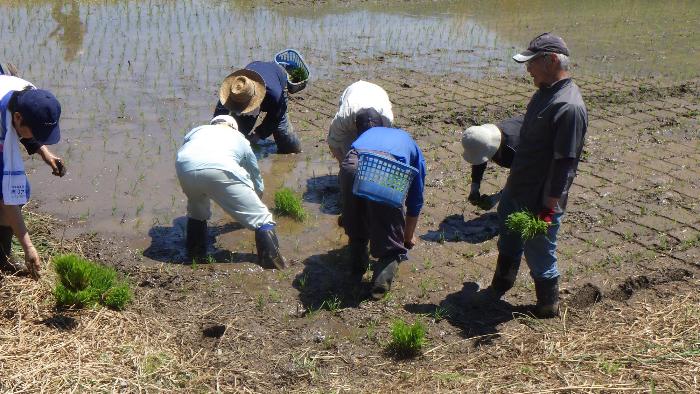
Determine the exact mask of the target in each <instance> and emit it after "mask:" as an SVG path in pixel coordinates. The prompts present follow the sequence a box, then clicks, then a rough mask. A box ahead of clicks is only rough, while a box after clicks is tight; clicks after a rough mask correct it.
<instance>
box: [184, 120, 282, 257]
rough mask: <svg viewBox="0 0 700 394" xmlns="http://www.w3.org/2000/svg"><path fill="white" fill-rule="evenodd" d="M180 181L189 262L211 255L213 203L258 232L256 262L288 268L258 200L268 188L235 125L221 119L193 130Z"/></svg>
mask: <svg viewBox="0 0 700 394" xmlns="http://www.w3.org/2000/svg"><path fill="white" fill-rule="evenodd" d="M175 169H176V171H177V177H178V180H179V181H180V186H182V191H183V192H184V193H185V195H186V196H187V234H186V247H187V255H188V258H190V259H195V260H196V259H201V258H203V257H205V256H206V252H207V239H208V236H207V234H208V233H207V220H208V219H209V218H210V217H211V207H210V200H214V202H216V203H217V204H218V205H219V206H220V207H221V208H222V209H223V210H224V211H226V213H228V214H229V215H231V216H232V217H233V218H234V219H236V221H237V222H238V223H240V224H242V225H243V226H245V227H246V228H248V229H250V230H253V231H255V244H256V246H257V250H258V263H259V264H261V265H263V266H266V267H271V266H274V267H276V268H278V269H282V268H285V267H286V261H285V259H284V257H282V255H281V254H280V250H279V242H278V240H277V235H276V233H275V222H274V221H273V219H272V214H271V213H270V211H269V210H268V209H267V207H266V206H265V204H264V203H263V202H262V201H261V200H260V196H262V193H263V189H264V184H263V179H262V177H261V176H260V170H259V169H258V162H257V160H256V158H255V154H254V153H253V150H252V149H251V148H250V142H249V141H248V140H246V139H245V137H243V135H242V134H241V133H240V132H239V131H238V124H237V123H236V120H235V119H234V118H233V117H231V116H229V115H219V116H216V117H214V119H212V120H211V123H210V124H208V125H204V126H199V127H196V128H194V129H192V130H191V131H190V132H189V133H187V135H185V141H184V143H183V144H182V147H181V148H180V149H179V150H178V152H177V159H176V162H175Z"/></svg>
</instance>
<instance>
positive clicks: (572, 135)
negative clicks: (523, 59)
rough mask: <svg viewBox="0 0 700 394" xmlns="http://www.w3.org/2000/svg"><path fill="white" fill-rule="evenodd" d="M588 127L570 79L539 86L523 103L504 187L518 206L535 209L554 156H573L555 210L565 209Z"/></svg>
mask: <svg viewBox="0 0 700 394" xmlns="http://www.w3.org/2000/svg"><path fill="white" fill-rule="evenodd" d="M587 128H588V114H587V112H586V105H585V104H584V103H583V98H582V97H581V92H580V91H579V88H578V86H576V84H575V83H574V82H573V81H571V79H563V80H561V81H558V82H557V83H555V84H554V85H552V86H551V87H549V88H541V89H539V90H538V91H537V92H536V93H535V94H534V96H532V99H531V100H530V103H529V104H528V106H527V111H526V112H525V119H524V120H523V127H522V129H521V131H520V144H519V146H518V150H517V152H516V154H515V158H514V159H513V164H512V165H511V168H510V175H509V176H508V180H507V181H506V187H505V189H506V190H507V192H508V193H509V194H510V196H511V197H512V198H513V199H515V200H516V201H517V202H518V203H519V204H520V205H522V206H523V207H525V208H527V209H529V210H531V211H532V212H535V213H537V212H539V211H540V210H541V209H542V207H543V203H544V200H545V198H546V197H547V195H548V192H549V187H550V182H551V178H552V167H553V163H554V160H556V159H575V164H574V166H573V167H572V168H571V170H570V172H569V175H568V177H567V181H566V186H565V188H564V192H563V193H562V195H561V198H560V199H559V209H557V211H563V210H564V209H565V208H566V202H567V199H568V191H569V187H571V183H572V182H573V180H574V177H575V176H576V168H577V167H578V160H579V158H580V157H581V152H582V150H583V142H584V137H585V135H586V129H587Z"/></svg>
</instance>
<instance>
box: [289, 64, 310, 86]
mask: <svg viewBox="0 0 700 394" xmlns="http://www.w3.org/2000/svg"><path fill="white" fill-rule="evenodd" d="M289 78H290V79H291V81H292V82H294V83H299V82H302V81H306V80H307V79H308V78H309V72H308V71H306V69H305V68H304V67H297V68H295V69H292V70H291V71H289Z"/></svg>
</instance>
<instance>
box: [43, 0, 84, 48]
mask: <svg viewBox="0 0 700 394" xmlns="http://www.w3.org/2000/svg"><path fill="white" fill-rule="evenodd" d="M66 9H67V10H66ZM51 16H52V17H53V19H54V20H55V21H56V23H58V26H56V28H55V29H54V30H53V31H52V32H51V33H50V34H49V38H55V39H56V40H58V42H59V43H60V44H61V46H62V47H63V49H64V51H65V52H64V55H63V58H64V59H65V60H66V61H68V62H71V61H73V59H75V57H76V56H78V55H80V54H82V53H83V51H82V48H83V39H84V36H85V31H86V28H85V24H84V23H83V22H82V21H81V20H80V6H79V4H78V1H77V0H73V1H70V2H68V3H63V2H59V1H57V2H55V3H54V4H53V6H52V7H51Z"/></svg>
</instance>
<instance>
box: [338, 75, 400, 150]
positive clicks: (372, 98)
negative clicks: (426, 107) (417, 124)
mask: <svg viewBox="0 0 700 394" xmlns="http://www.w3.org/2000/svg"><path fill="white" fill-rule="evenodd" d="M368 109H374V110H375V111H377V113H378V114H379V116H380V119H381V124H379V125H377V126H382V127H391V124H392V123H393V122H394V114H393V112H392V111H391V101H389V95H387V93H386V91H385V90H384V89H383V88H382V87H381V86H379V85H376V84H373V83H371V82H367V81H362V80H360V81H357V82H355V83H353V84H351V85H350V86H348V87H347V88H346V89H345V90H344V91H343V94H342V95H341V96H340V103H339V108H338V112H337V113H336V114H335V117H334V118H333V121H331V125H330V127H329V128H328V147H329V148H330V150H331V153H332V154H333V157H335V159H336V160H338V164H340V163H342V162H343V160H344V159H345V155H346V154H347V153H348V152H349V151H350V145H352V143H353V142H354V141H355V140H356V139H357V136H358V135H359V133H358V130H357V126H356V125H355V120H356V119H357V115H358V114H359V113H360V112H362V111H366V110H368Z"/></svg>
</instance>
